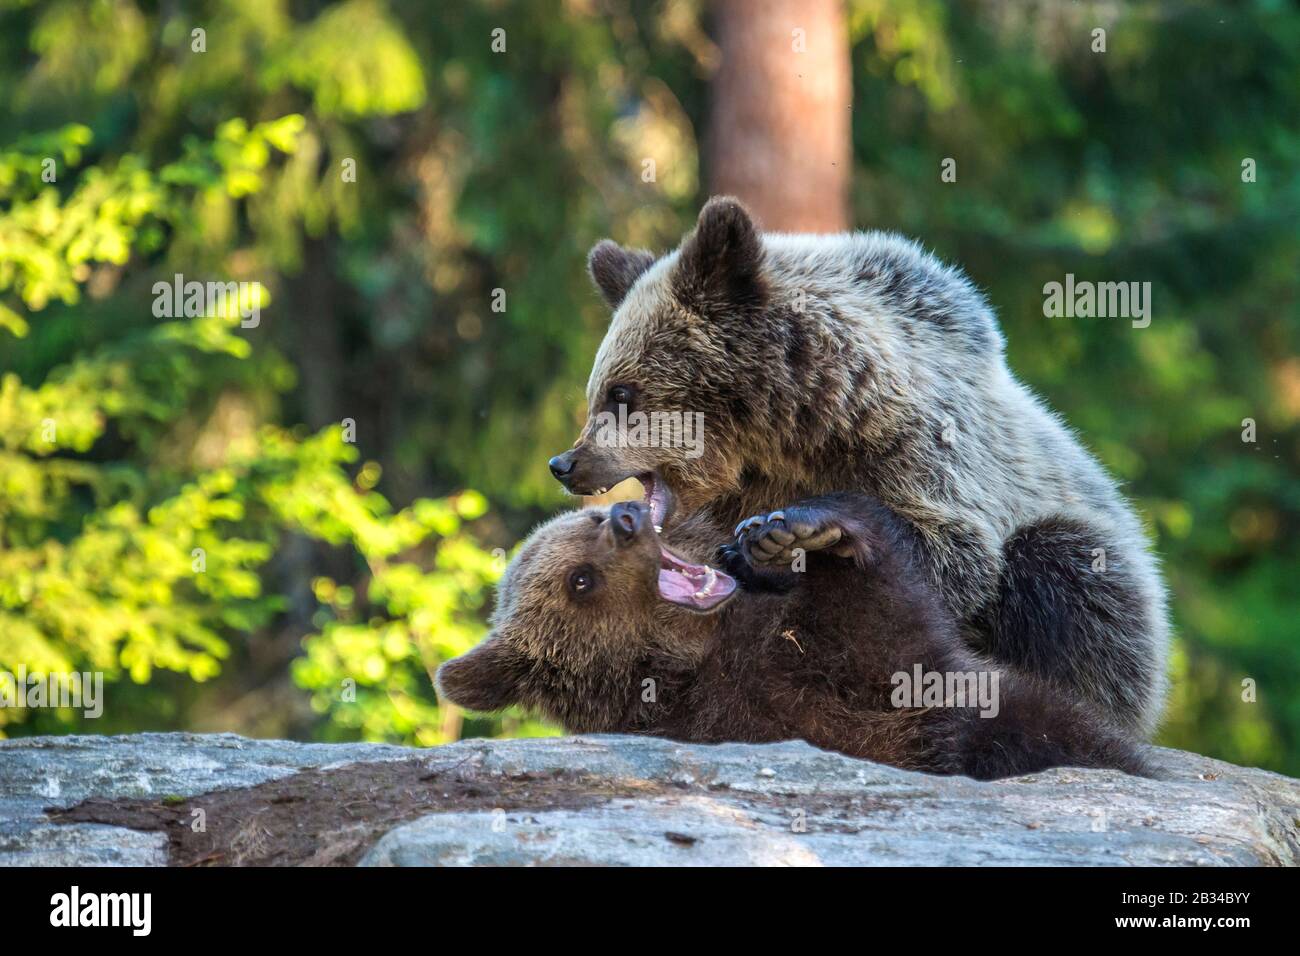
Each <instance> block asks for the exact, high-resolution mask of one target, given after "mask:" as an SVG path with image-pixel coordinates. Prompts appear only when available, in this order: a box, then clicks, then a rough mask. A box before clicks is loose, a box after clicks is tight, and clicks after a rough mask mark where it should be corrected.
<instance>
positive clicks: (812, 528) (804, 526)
mask: <svg viewBox="0 0 1300 956" xmlns="http://www.w3.org/2000/svg"><path fill="white" fill-rule="evenodd" d="M736 547H737V548H739V549H740V551H741V553H742V554H743V555H744V556H745V557H746V558H748V559H749V561H750V562H751V563H753V564H755V565H760V566H783V565H787V564H792V563H793V562H794V560H795V558H796V557H797V556H798V555H799V554H800V552H803V553H807V552H810V551H827V552H829V553H831V554H834V555H836V556H837V557H842V558H848V557H852V556H853V553H854V547H853V544H852V542H851V541H850V540H849V534H848V532H847V530H846V527H845V524H844V523H843V522H842V521H841V520H840V515H839V514H838V513H837V512H836V510H835V509H833V508H829V507H825V506H823V505H820V504H815V503H812V502H807V503H800V504H795V505H790V506H789V507H788V508H783V509H781V510H780V511H773V512H771V513H770V514H765V515H754V516H753V517H752V518H746V519H745V520H744V521H742V522H741V523H740V524H738V525H737V526H736Z"/></svg>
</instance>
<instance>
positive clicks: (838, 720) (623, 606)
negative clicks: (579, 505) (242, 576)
mask: <svg viewBox="0 0 1300 956" xmlns="http://www.w3.org/2000/svg"><path fill="white" fill-rule="evenodd" d="M616 507H617V508H623V509H629V508H630V509H642V510H643V509H644V506H642V505H640V504H639V503H636V504H630V505H629V504H624V505H620V506H616ZM798 507H800V508H801V509H803V510H802V512H801V513H802V514H805V515H813V516H815V518H816V520H818V521H819V522H821V523H823V524H826V525H835V526H836V527H839V528H840V529H842V532H843V538H842V539H841V541H840V545H841V547H843V546H844V545H845V544H847V545H848V546H849V550H851V553H852V555H853V556H852V557H851V558H842V557H834V556H832V555H831V554H830V553H829V552H828V553H819V552H813V553H809V554H808V555H807V570H806V571H804V572H802V573H796V572H782V573H776V574H773V573H770V572H758V571H755V570H754V568H753V567H752V566H751V565H750V564H749V563H748V561H747V560H746V558H745V557H744V556H743V555H742V554H741V553H740V552H738V551H737V550H735V549H734V548H733V549H728V551H727V559H728V563H729V565H730V567H731V568H732V570H734V571H735V572H736V573H737V575H738V576H739V577H741V578H742V579H743V581H744V583H745V585H746V587H745V588H744V589H742V590H741V591H739V592H738V593H737V594H736V595H735V596H733V597H732V598H731V600H730V601H729V602H728V603H727V604H725V605H724V606H723V607H722V608H721V609H720V610H718V611H717V612H716V613H713V614H699V613H696V612H694V611H691V610H688V609H686V608H682V607H678V606H676V605H672V604H669V603H667V602H665V601H663V600H662V599H661V598H660V597H659V594H658V590H657V588H656V584H655V581H656V578H657V574H658V568H659V545H658V541H657V538H656V535H655V534H654V532H653V530H652V529H650V528H649V526H648V522H645V521H641V522H640V524H639V526H638V528H637V531H636V533H635V535H634V536H633V537H631V538H630V539H628V540H623V539H622V538H621V537H620V536H619V535H617V534H616V533H615V532H614V530H613V529H612V526H611V521H610V520H609V512H608V511H607V510H604V509H588V510H586V511H580V512H574V513H570V514H567V515H563V516H561V517H559V518H557V519H555V520H553V521H552V522H551V523H549V524H548V525H546V526H544V527H543V528H542V529H539V531H538V532H536V533H535V534H534V535H533V536H532V537H531V538H530V539H529V541H528V542H527V544H526V545H525V546H524V548H523V549H522V551H521V553H520V554H519V556H518V557H517V558H516V559H515V561H514V562H513V563H512V565H511V568H510V569H509V571H508V572H507V574H506V577H505V578H504V580H503V581H502V584H501V587H500V590H499V599H498V609H497V612H496V614H495V616H494V619H493V624H494V629H493V633H492V635H491V636H490V637H489V638H488V639H487V640H486V641H484V642H483V643H482V644H481V645H479V647H477V648H475V650H473V651H471V652H470V653H469V654H466V655H465V656H463V657H460V658H458V659H456V660H453V661H450V662H448V663H447V664H444V665H443V667H442V668H441V669H440V670H439V672H438V675H437V681H438V687H439V691H440V693H441V694H442V695H444V696H446V697H448V698H450V699H451V700H452V701H455V702H457V703H459V704H462V705H464V706H467V707H470V708H473V709H481V710H495V709H498V708H501V707H504V706H507V705H509V704H513V703H518V704H522V705H524V706H525V707H526V708H529V709H531V710H535V711H540V712H542V713H544V714H546V715H548V716H549V717H551V718H553V719H555V720H558V721H559V722H561V723H562V724H563V725H564V726H565V728H566V729H568V730H569V731H572V732H621V733H638V734H653V735H657V736H664V737H669V738H673V739H677V740H684V741H698V742H713V741H729V740H734V741H748V742H764V741H775V740H786V739H792V738H801V739H803V740H806V741H808V742H810V743H812V744H814V745H816V746H819V747H824V748H827V749H830V750H837V751H840V752H842V753H846V754H849V755H851V756H854V757H863V758H868V759H872V760H878V761H882V762H885V763H890V764H893V765H895V766H899V767H905V768H910V769H916V770H924V771H930V772H935V773H962V774H967V775H969V776H973V777H977V778H981V779H988V778H995V777H1003V776H1008V775H1013V774H1020V773H1029V772H1034V771H1037V770H1042V769H1045V768H1047V767H1052V766H1059V765H1071V766H1085V767H1113V768H1119V769H1122V770H1125V771H1128V772H1132V773H1140V772H1142V771H1143V761H1142V758H1141V756H1140V755H1139V752H1138V750H1137V748H1136V747H1135V745H1134V744H1132V743H1131V742H1130V741H1129V740H1128V739H1127V738H1126V737H1125V736H1124V735H1123V734H1122V733H1120V732H1119V731H1117V730H1115V729H1113V728H1111V727H1110V726H1108V725H1107V724H1106V723H1105V722H1104V721H1103V720H1102V719H1101V718H1100V717H1098V716H1097V715H1096V714H1095V713H1093V712H1092V711H1091V710H1090V709H1089V708H1088V707H1087V706H1085V705H1083V704H1082V703H1080V702H1076V701H1074V700H1072V699H1070V698H1069V696H1068V695H1067V694H1065V693H1063V692H1061V691H1060V690H1058V689H1056V688H1055V687H1053V686H1051V685H1049V684H1047V683H1046V682H1042V681H1039V680H1036V679H1032V678H1028V677H1025V676H1021V675H1018V674H1015V673H1013V672H1012V671H1010V670H1008V669H1006V668H998V671H999V678H1000V680H999V699H998V704H999V709H998V713H997V715H996V716H991V717H985V716H980V713H979V710H978V709H977V708H976V707H973V706H970V707H954V706H939V707H930V708H924V707H896V706H894V703H893V702H892V700H891V696H892V694H893V693H894V689H895V687H894V683H893V677H894V675H895V674H897V673H899V672H906V673H909V674H910V673H911V672H912V670H913V667H914V665H916V664H920V665H921V666H922V668H923V669H924V670H925V671H934V672H940V673H948V672H961V673H965V672H978V671H981V670H983V671H988V670H989V669H990V668H991V667H992V666H993V665H990V664H989V663H988V662H987V661H983V660H981V659H979V658H978V657H976V655H974V654H972V653H971V652H970V651H968V650H967V649H966V648H965V647H964V645H963V643H962V641H961V640H960V639H959V637H958V633H957V629H956V626H955V624H954V622H953V620H952V618H951V616H950V615H949V614H948V613H947V611H946V610H945V608H944V607H943V604H942V601H941V600H940V599H939V597H938V595H937V593H936V592H935V590H934V589H933V588H932V587H931V586H930V585H929V584H928V583H927V582H926V580H925V578H924V576H923V574H922V573H921V572H920V570H919V568H918V566H917V564H916V543H915V536H914V534H913V533H912V532H911V531H910V530H908V529H907V527H906V526H905V525H904V524H903V523H902V522H900V521H898V520H897V519H896V518H895V517H894V516H893V515H892V514H890V513H889V512H888V510H887V509H885V508H884V507H882V506H881V505H879V504H878V503H876V502H874V501H872V500H871V499H868V498H866V497H865V496H862V495H834V496H827V497H825V498H821V499H815V500H813V501H809V502H805V503H803V504H801V505H799V506H798ZM580 569H582V570H585V571H586V572H588V573H591V574H594V576H595V578H596V579H597V580H598V585H597V586H596V587H595V588H594V589H592V590H591V591H590V593H587V594H580V595H575V594H574V593H572V592H571V590H570V589H569V586H568V582H569V580H570V578H571V575H572V574H573V573H574V572H575V570H580Z"/></svg>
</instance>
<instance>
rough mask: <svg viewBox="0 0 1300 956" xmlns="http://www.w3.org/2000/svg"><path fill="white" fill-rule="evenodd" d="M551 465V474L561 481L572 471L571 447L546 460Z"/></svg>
mask: <svg viewBox="0 0 1300 956" xmlns="http://www.w3.org/2000/svg"><path fill="white" fill-rule="evenodd" d="M547 464H548V465H550V466H551V474H553V475H554V476H555V477H556V478H559V479H560V480H561V481H563V480H564V479H565V478H566V477H567V476H568V474H569V472H571V471H573V449H569V450H568V451H566V452H565V453H564V454H562V455H556V456H555V457H554V458H552V459H551V460H550V461H548V462H547Z"/></svg>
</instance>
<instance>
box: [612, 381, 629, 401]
mask: <svg viewBox="0 0 1300 956" xmlns="http://www.w3.org/2000/svg"><path fill="white" fill-rule="evenodd" d="M609 403H610V404H611V405H631V404H632V389H631V388H630V387H629V386H627V385H615V386H613V387H612V388H611V389H610V390H609Z"/></svg>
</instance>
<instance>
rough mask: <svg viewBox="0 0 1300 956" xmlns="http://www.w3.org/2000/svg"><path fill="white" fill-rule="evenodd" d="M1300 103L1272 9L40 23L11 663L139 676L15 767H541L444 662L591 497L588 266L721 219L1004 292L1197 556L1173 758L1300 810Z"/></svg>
mask: <svg viewBox="0 0 1300 956" xmlns="http://www.w3.org/2000/svg"><path fill="white" fill-rule="evenodd" d="M1098 30H1100V31H1103V32H1102V33H1101V34H1098V33H1097V32H1096V31H1098ZM1099 45H1100V48H1099ZM1298 104H1300V11H1298V10H1297V7H1296V5H1295V4H1294V3H1285V2H1276V0H1274V2H1269V0H1256V2H1247V3H1232V4H1228V3H1222V4H1214V3H1198V2H1186V3H1172V2H1168V3H1166V2H1151V3H1146V2H1135V3H1126V4H1116V3H1064V2H1061V3H1056V2H1027V0H1013V2H995V0H987V2H976V0H965V2H957V3H946V2H938V0H908V2H902V0H850V2H848V3H845V4H840V3H836V2H831V0H816V2H810V3H789V4H781V3H773V2H755V3H740V2H735V0H726V2H717V3H706V2H704V0H664V2H659V3H646V2H635V0H564V2H561V0H539V2H528V3H524V2H508V0H499V2H488V0H483V2H470V0H453V2H442V3H434V4H428V3H421V2H404V0H344V2H341V3H323V2H306V0H303V2H298V0H294V2H289V0H212V2H206V3H203V2H194V3H180V2H162V3H151V2H143V0H52V2H25V0H3V2H0V670H7V671H11V672H17V671H18V670H19V669H20V668H26V669H27V670H28V671H32V672H46V671H56V670H69V669H77V670H102V671H104V672H105V673H106V675H107V679H108V681H109V685H108V688H107V694H106V696H107V700H106V706H105V712H104V716H103V717H102V718H100V719H98V720H93V721H91V720H85V719H83V718H81V717H80V716H78V715H77V714H76V713H74V712H71V711H58V710H55V711H50V710H41V711H37V710H17V709H13V708H8V709H0V733H3V734H6V735H15V734H30V733H42V732H56V733H57V732H71V731H81V732H94V733H107V732H124V731H132V730H143V729H171V728H186V729H196V730H217V729H220V730H234V731H239V732H242V733H246V734H252V735H257V736H273V735H281V736H289V737H296V738H324V739H354V738H366V739H388V740H403V741H411V742H419V743H424V744H432V743H437V742H441V741H445V740H449V739H454V738H456V737H458V736H461V735H464V734H483V733H490V734H498V733H504V734H535V733H547V732H550V730H549V729H548V728H546V727H543V726H541V725H539V724H537V723H535V722H533V721H531V720H529V719H527V718H526V717H524V716H522V715H515V716H509V717H507V718H505V719H501V720H492V721H489V720H485V719H482V718H474V719H468V718H466V717H464V715H462V714H460V713H459V712H457V711H455V710H454V709H453V708H440V707H439V706H438V703H437V701H436V699H435V697H434V695H433V692H432V689H431V687H430V684H429V680H428V677H427V669H428V668H429V667H431V666H435V665H436V664H437V663H438V662H439V661H441V660H444V659H446V658H447V657H449V656H453V655H455V654H457V653H460V652H462V651H464V650H465V649H467V648H468V647H469V646H471V645H472V644H473V643H474V642H475V641H477V640H478V639H479V637H480V636H481V635H482V633H483V623H482V622H483V617H484V612H485V609H486V608H487V607H488V606H489V605H490V599H491V584H492V581H493V580H494V579H495V576H496V575H497V574H498V573H499V572H500V569H501V567H502V562H503V556H504V555H505V554H506V552H507V551H508V549H509V548H511V547H512V546H513V545H514V543H515V542H516V541H517V540H518V539H519V538H520V536H522V535H523V534H524V533H526V531H527V530H528V528H529V527H530V526H531V524H532V523H533V522H535V521H536V520H538V519H539V518H541V517H543V516H545V515H547V514H549V513H551V512H553V511H554V510H555V509H557V508H559V507H562V506H563V505H564V504H565V501H564V499H563V498H562V496H561V494H560V489H559V486H558V485H557V484H556V483H555V482H554V481H553V480H552V479H551V478H550V476H549V474H548V472H547V467H546V460H547V458H548V457H549V456H550V455H552V454H554V453H555V452H557V451H559V450H561V449H563V448H565V447H567V446H568V445H569V443H570V442H571V440H572V439H573V437H574V435H575V434H576V432H577V429H578V427H579V426H580V423H581V421H582V419H583V416H584V413H585V408H584V399H583V386H584V384H585V381H586V376H587V372H588V370H589V368H590V363H591V360H592V357H593V355H594V352H595V348H596V345H597V344H598V342H599V341H600V338H601V335H602V332H603V329H604V327H605V324H606V322H607V319H608V316H607V313H606V310H605V308H604V307H603V306H602V305H601V304H600V302H599V300H598V298H597V296H596V295H595V293H594V292H593V291H592V290H591V289H590V287H589V284H588V281H587V278H586V276H585V273H584V258H585V254H586V251H587V250H588V248H589V247H590V246H591V245H592V244H593V243H594V242H595V241H596V240H597V239H599V238H601V237H603V236H613V237H615V238H616V239H618V240H619V241H622V242H625V243H630V244H633V245H639V246H645V247H649V248H657V249H665V248H669V247H671V246H673V245H675V243H676V242H677V241H678V239H679V238H680V236H681V234H682V233H683V232H684V231H685V230H686V229H687V228H689V226H690V224H691V223H692V222H693V220H694V216H695V213H696V212H697V210H698V208H699V206H700V204H701V203H702V201H703V200H704V198H706V197H707V196H708V195H709V194H711V193H713V192H724V191H725V192H733V193H737V194H739V195H741V196H742V197H743V198H744V199H746V200H747V201H748V202H749V203H750V204H751V205H752V206H753V208H754V209H755V210H756V211H757V213H758V215H759V216H760V218H761V219H762V220H763V221H764V222H765V224H766V225H767V226H768V227H769V228H782V229H801V230H810V231H824V230H833V229H838V228H845V227H857V228H881V229H895V230H899V231H901V232H904V233H906V234H908V235H911V236H914V237H916V238H918V239H920V240H921V241H922V242H924V243H925V244H926V245H927V246H928V247H930V248H931V249H933V250H934V251H936V252H937V253H938V254H939V255H940V256H941V257H943V258H945V259H947V260H949V261H952V262H955V263H958V264H960V265H961V266H962V267H963V268H965V269H966V270H967V271H968V272H969V274H970V275H971V277H972V278H973V279H974V281H975V282H976V283H977V284H978V285H979V286H980V287H981V288H983V289H984V290H985V291H986V292H987V294H988V296H989V298H990V299H991V301H992V303H993V304H994V306H995V308H996V309H997V311H998V314H999V316H1000V319H1001V321H1002V323H1003V326H1004V329H1005V332H1006V335H1007V339H1008V342H1009V346H1008V349H1009V359H1010V363H1011V366H1012V368H1013V369H1014V370H1015V371H1016V373H1017V374H1018V375H1019V376H1020V377H1022V378H1023V379H1024V380H1025V381H1027V382H1028V383H1029V384H1030V385H1032V386H1033V387H1034V388H1035V389H1037V390H1038V391H1039V392H1040V393H1041V394H1042V395H1044V397H1045V398H1046V399H1047V400H1048V401H1049V402H1050V403H1051V404H1052V405H1053V406H1054V407H1055V408H1057V409H1058V410H1060V411H1061V412H1062V413H1063V414H1064V415H1065V417H1066V418H1067V419H1068V420H1069V421H1070V422H1071V423H1072V424H1073V425H1074V426H1075V427H1076V428H1077V430H1078V431H1079V433H1080V435H1081V437H1082V438H1083V440H1084V441H1085V443H1086V444H1087V445H1089V446H1090V447H1091V448H1092V449H1093V450H1094V451H1095V452H1096V453H1097V454H1098V455H1099V456H1100V458H1101V459H1102V460H1103V461H1104V462H1105V463H1106V465H1107V466H1108V467H1109V468H1110V469H1111V471H1112V472H1113V473H1114V474H1116V475H1117V476H1118V477H1119V478H1120V479H1121V480H1122V481H1123V482H1124V484H1125V486H1126V489H1127V492H1128V493H1129V494H1130V495H1131V496H1132V497H1133V498H1134V500H1135V501H1136V502H1137V504H1138V506H1139V508H1140V511H1141V513H1142V514H1143V515H1144V517H1145V518H1146V520H1147V521H1148V522H1149V524H1150V528H1151V531H1152V534H1153V536H1154V538H1155V540H1156V541H1157V544H1158V548H1159V551H1160V552H1161V554H1162V555H1163V557H1164V561H1165V566H1166V569H1167V574H1168V580H1169V584H1170V587H1171V591H1172V596H1173V609H1174V617H1175V621H1176V626H1177V630H1178V638H1177V645H1176V651H1175V653H1174V655H1173V658H1172V669H1173V673H1172V686H1173V693H1172V697H1171V700H1170V707H1169V716H1168V720H1167V722H1166V726H1165V729H1164V731H1163V732H1162V734H1161V738H1160V739H1161V740H1162V742H1165V743H1168V744H1171V745H1175V746H1179V747H1185V748H1190V749H1193V750H1197V751H1201V752H1204V753H1208V754H1212V755H1215V756H1219V757H1224V758H1227V759H1230V760H1234V761H1237V762H1242V763H1248V764H1258V765H1263V766H1268V767H1273V768H1277V769H1280V770H1285V771H1288V772H1290V773H1292V774H1297V773H1300V640H1297V637H1300V635H1298V634H1297V616H1298V615H1297V610H1298V609H1297V603H1298V602H1297V594H1298V593H1300V587H1298V585H1297V581H1298V580H1300V544H1297V539H1298V534H1297V533H1298V532H1300V481H1298V480H1297V472H1298V469H1297V464H1298V463H1300V356H1298V355H1297V344H1298V342H1300V301H1297V265H1298V263H1300V229H1298V228H1297V225H1298V223H1300V122H1298V117H1300V114H1298V113H1297V105H1298ZM949 159H951V160H954V161H955V166H951V165H950V166H948V167H947V168H949V169H955V181H945V179H948V180H951V179H952V177H951V176H949V177H944V176H943V175H942V172H943V170H944V168H945V160H949ZM177 273H181V274H183V275H184V276H185V277H186V278H187V279H193V280H198V281H217V280H220V281H236V282H246V283H260V286H256V287H255V286H251V285H250V286H249V287H248V288H249V290H250V291H249V292H248V293H247V295H248V296H249V297H251V298H249V299H246V300H245V301H244V302H243V303H242V304H243V306H244V308H245V311H247V309H248V307H249V306H250V305H251V304H253V302H252V301H251V299H252V298H255V299H256V301H257V303H258V304H260V323H259V324H258V325H257V327H256V328H243V327H241V323H240V317H239V312H238V309H237V308H235V307H234V305H233V304H232V305H231V307H229V308H227V309H226V310H225V311H224V312H218V313H214V314H210V315H198V316H190V317H186V316H184V315H183V314H182V315H173V316H159V315H157V314H156V309H155V293H154V291H153V289H154V284H155V283H157V282H159V281H164V282H166V281H171V280H172V277H173V276H174V275H176V274H177ZM1067 273H1073V274H1074V275H1075V276H1076V277H1077V278H1079V279H1087V280H1092V281H1125V282H1129V281H1138V282H1150V283H1152V289H1153V313H1152V322H1151V324H1150V327H1148V328H1145V329H1135V328H1132V327H1131V325H1130V324H1129V322H1127V321H1125V320H1122V319H1077V318H1045V317H1044V315H1043V286H1044V284H1045V283H1048V282H1053V281H1062V280H1063V279H1064V277H1065V275H1066V274H1067Z"/></svg>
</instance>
